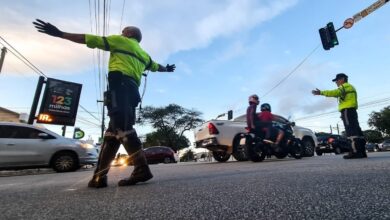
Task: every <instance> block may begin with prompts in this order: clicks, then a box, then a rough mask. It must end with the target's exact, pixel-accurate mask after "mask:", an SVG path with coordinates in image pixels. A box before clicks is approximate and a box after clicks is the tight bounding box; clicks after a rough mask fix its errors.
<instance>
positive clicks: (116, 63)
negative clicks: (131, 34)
mask: <svg viewBox="0 0 390 220" xmlns="http://www.w3.org/2000/svg"><path fill="white" fill-rule="evenodd" d="M85 43H86V44H87V46H88V47H89V48H99V49H102V50H106V51H110V52H111V53H110V60H109V63H108V71H120V72H122V73H123V74H125V75H128V76H130V77H132V78H133V79H134V80H135V81H136V82H137V84H138V86H139V85H140V83H141V77H142V73H143V72H144V71H145V70H150V71H152V72H155V71H157V70H158V63H156V62H154V61H153V60H152V59H151V58H150V56H149V55H148V54H147V53H146V52H145V51H144V50H143V49H142V48H141V47H140V45H139V43H138V42H137V40H135V39H133V38H127V37H125V36H122V35H111V36H107V37H102V36H96V35H91V34H86V35H85Z"/></svg>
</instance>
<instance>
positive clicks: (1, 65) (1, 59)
mask: <svg viewBox="0 0 390 220" xmlns="http://www.w3.org/2000/svg"><path fill="white" fill-rule="evenodd" d="M5 53H7V48H6V47H3V48H2V49H1V56H0V73H1V69H2V68H3V63H4V57H5Z"/></svg>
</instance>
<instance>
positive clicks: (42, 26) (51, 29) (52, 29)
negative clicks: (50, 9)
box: [33, 19, 85, 44]
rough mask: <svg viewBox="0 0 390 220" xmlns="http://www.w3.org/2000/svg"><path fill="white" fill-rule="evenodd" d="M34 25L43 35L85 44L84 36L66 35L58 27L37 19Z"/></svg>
mask: <svg viewBox="0 0 390 220" xmlns="http://www.w3.org/2000/svg"><path fill="white" fill-rule="evenodd" d="M33 24H34V25H35V28H36V29H37V30H38V31H39V32H41V33H45V34H48V35H50V36H53V37H59V38H63V39H67V40H70V41H73V42H76V43H80V44H85V35H84V34H72V33H65V32H63V31H60V30H59V29H58V28H57V27H56V26H54V25H52V24H50V23H48V22H44V21H42V20H39V19H36V21H34V22H33Z"/></svg>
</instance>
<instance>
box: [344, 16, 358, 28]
mask: <svg viewBox="0 0 390 220" xmlns="http://www.w3.org/2000/svg"><path fill="white" fill-rule="evenodd" d="M354 22H355V21H354V20H353V18H348V19H347V20H345V21H344V25H343V27H344V28H345V29H349V28H351V27H352V26H353V24H354Z"/></svg>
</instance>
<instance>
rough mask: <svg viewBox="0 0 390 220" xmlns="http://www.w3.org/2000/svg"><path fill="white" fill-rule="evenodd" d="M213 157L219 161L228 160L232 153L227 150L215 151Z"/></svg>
mask: <svg viewBox="0 0 390 220" xmlns="http://www.w3.org/2000/svg"><path fill="white" fill-rule="evenodd" d="M213 157H214V159H215V160H216V161H218V162H226V161H227V160H229V158H230V154H229V153H227V152H220V151H214V152H213Z"/></svg>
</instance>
